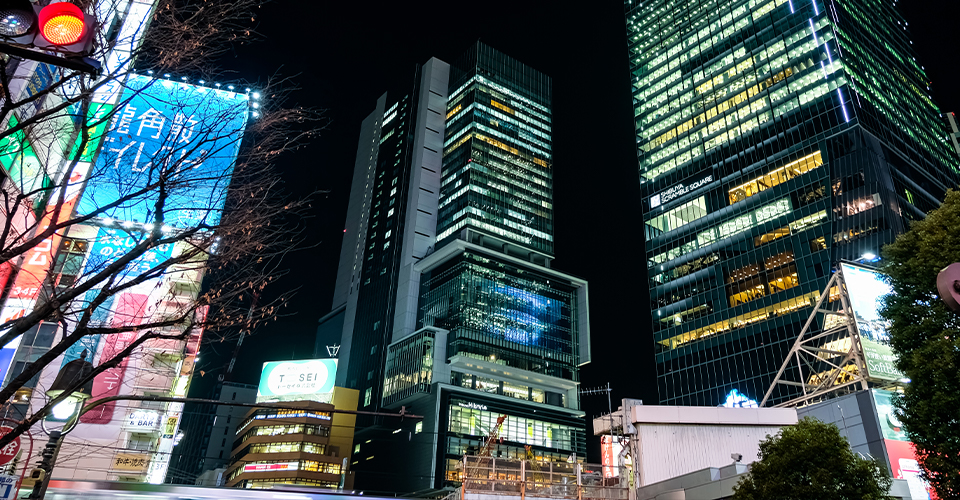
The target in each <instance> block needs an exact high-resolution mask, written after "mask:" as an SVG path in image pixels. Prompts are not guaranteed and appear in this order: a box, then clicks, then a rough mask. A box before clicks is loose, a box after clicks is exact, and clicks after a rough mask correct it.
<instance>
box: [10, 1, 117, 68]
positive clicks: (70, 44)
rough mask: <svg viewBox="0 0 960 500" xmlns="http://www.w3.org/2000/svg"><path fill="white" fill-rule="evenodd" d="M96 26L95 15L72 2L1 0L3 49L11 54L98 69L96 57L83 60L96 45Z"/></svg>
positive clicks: (62, 64)
mask: <svg viewBox="0 0 960 500" xmlns="http://www.w3.org/2000/svg"><path fill="white" fill-rule="evenodd" d="M94 28H95V26H94V19H92V18H90V17H88V16H86V15H84V13H83V11H82V10H80V7H78V6H76V5H74V4H73V3H71V2H55V3H49V4H47V5H34V4H32V3H30V1H29V0H0V52H6V53H8V54H10V55H14V56H18V57H24V58H27V59H34V60H38V61H42V62H46V63H49V64H54V65H58V66H63V67H67V68H71V69H79V70H81V71H86V72H91V73H95V72H97V71H98V70H99V64H97V63H96V61H91V60H81V59H82V58H85V57H86V56H88V55H90V53H91V51H92V49H93V38H94V36H95V34H96V30H95V29H94ZM31 48H38V49H42V50H44V51H53V52H57V53H59V54H62V55H63V57H57V56H54V55H50V54H46V53H43V52H40V51H36V50H30V49H31Z"/></svg>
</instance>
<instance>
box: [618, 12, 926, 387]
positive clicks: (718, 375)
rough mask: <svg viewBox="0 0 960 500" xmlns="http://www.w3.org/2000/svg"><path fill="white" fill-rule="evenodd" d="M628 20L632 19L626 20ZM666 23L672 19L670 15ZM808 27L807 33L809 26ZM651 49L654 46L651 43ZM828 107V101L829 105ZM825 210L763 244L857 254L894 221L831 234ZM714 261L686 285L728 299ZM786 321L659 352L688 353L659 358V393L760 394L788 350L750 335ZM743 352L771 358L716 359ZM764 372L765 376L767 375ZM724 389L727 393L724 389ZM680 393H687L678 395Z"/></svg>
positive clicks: (825, 262)
mask: <svg viewBox="0 0 960 500" xmlns="http://www.w3.org/2000/svg"><path fill="white" fill-rule="evenodd" d="M780 3H781V4H782V3H783V2H780ZM794 3H797V5H800V2H794ZM628 5H629V4H628ZM646 5H647V6H650V5H652V4H651V3H647V4H646ZM703 5H705V6H706V7H707V8H709V9H715V8H716V6H715V4H713V3H710V2H706V3H704V4H703ZM659 7H660V10H659V11H657V12H655V13H654V14H653V15H654V16H657V17H658V18H659V19H658V20H662V19H663V18H664V17H665V16H666V15H667V14H668V13H672V11H670V10H667V9H665V8H664V5H663V4H660V5H659ZM680 8H681V9H682V8H683V6H680ZM629 10H630V9H629V7H628V11H629ZM688 11H689V12H692V13H693V14H694V15H693V17H694V18H696V15H697V12H696V11H694V10H693V9H689V10H688ZM753 13H754V15H755V14H756V13H757V11H756V10H755V9H754V10H753ZM804 18H805V17H804ZM628 21H630V20H629V19H628ZM664 24H670V22H669V20H668V21H667V22H666V23H664ZM684 30H685V32H687V33H690V32H692V31H693V30H692V29H688V27H687V26H685V27H684ZM807 31H808V32H809V30H807ZM820 36H822V32H821V33H820ZM841 37H843V33H841ZM637 38H638V39H640V38H642V37H637ZM647 40H649V41H651V42H654V43H662V42H664V40H663V39H661V38H658V37H647ZM667 45H668V44H663V45H662V46H667ZM648 49H650V48H649V47H648ZM670 50H673V49H670ZM641 52H643V53H645V54H650V55H658V54H663V53H664V52H665V51H663V50H643V51H641ZM674 54H675V52H674V53H673V54H670V55H671V56H672V55H674ZM832 55H833V56H836V55H837V53H836V52H832ZM850 59H851V57H850V56H849V55H848V56H847V59H846V60H847V61H848V64H851V65H852V64H853V62H852V61H850ZM631 62H633V61H631ZM888 66H890V65H889V64H886V65H883V64H878V65H874V67H875V68H878V69H879V68H886V67H888ZM791 76H793V75H791ZM801 76H802V74H801ZM878 81H879V80H878ZM854 83H856V82H854ZM843 97H846V98H847V99H850V101H848V102H847V107H848V108H849V110H850V111H853V105H854V104H853V102H852V101H854V100H855V99H858V98H859V96H857V94H855V93H847V92H846V91H845V92H844V96H843ZM857 104H858V105H859V102H857ZM814 106H816V111H815V113H814V116H812V117H809V116H808V117H807V120H808V121H810V120H814V121H816V120H817V115H816V113H817V112H820V111H821V110H824V111H826V110H825V109H824V103H823V102H822V99H821V100H820V101H818V102H815V103H814ZM829 106H830V105H829V104H827V107H829ZM846 111H847V110H844V112H846ZM808 113H809V112H808ZM829 123H836V122H835V121H832V120H826V121H825V122H824V125H826V127H827V128H821V129H820V130H823V131H824V132H825V131H826V130H827V129H828V128H829V126H830V125H829ZM921 128H924V127H921ZM926 128H927V129H929V130H935V129H936V127H926ZM822 133H823V132H821V134H822ZM808 137H810V136H808ZM810 138H811V139H815V137H810ZM751 140H754V139H753V138H751ZM775 141H776V142H775V144H776V143H781V142H782V141H781V139H779V138H777V139H776V140H775ZM789 143H790V141H789V140H788V141H787V144H784V145H783V146H785V147H791V146H792V145H791V144H789ZM734 148H735V145H734V146H733V147H731V151H733V150H735V149H734ZM776 149H777V148H776V147H774V148H773V150H774V151H776ZM747 178H748V177H745V178H744V180H746V179H747ZM658 180H659V179H658ZM894 183H895V184H897V179H896V178H895V179H894ZM672 184H673V182H672V181H671V180H669V179H665V180H664V183H663V184H661V185H660V186H654V187H650V186H649V185H648V186H647V187H648V189H649V190H651V191H652V192H656V191H657V190H658V189H657V188H662V187H665V186H669V185H672ZM791 185H793V184H791ZM897 191H898V194H897V196H898V197H901V198H903V197H906V198H909V200H908V201H909V203H914V201H913V198H911V197H910V192H909V191H905V190H904V187H903V185H902V183H901V184H900V185H898V189H897ZM781 192H782V190H781ZM864 194H869V193H864ZM765 196H770V194H769V193H767V194H766V195H765ZM686 200H687V199H681V200H678V203H683V202H684V201H686ZM918 201H920V200H918ZM718 206H723V205H718ZM665 208H667V207H665ZM811 210H812V209H811ZM821 212H822V211H821ZM821 212H816V213H814V214H811V215H804V214H803V213H800V214H796V215H797V217H798V218H796V219H795V220H794V222H791V223H789V224H788V225H786V226H783V227H784V228H787V227H788V226H794V225H796V226H797V227H798V229H805V230H807V231H808V232H807V234H805V235H796V234H790V233H789V232H788V233H787V238H786V239H783V238H775V239H773V240H770V241H768V242H766V243H765V244H764V245H765V246H768V245H774V246H782V245H792V246H794V247H797V246H802V247H809V248H810V249H814V248H816V249H817V251H822V250H825V248H823V247H824V246H831V247H836V249H837V250H841V251H842V252H846V253H847V254H848V255H851V254H852V255H859V254H855V253H852V252H856V251H858V248H870V247H873V248H878V247H879V243H880V242H882V241H883V240H884V239H889V236H888V235H884V233H885V232H886V233H888V234H889V230H890V227H891V226H890V225H889V224H888V223H887V220H886V219H885V218H883V217H878V216H876V215H875V214H873V215H870V213H871V212H874V211H873V210H870V211H868V213H867V215H868V218H867V219H864V220H862V221H861V222H856V221H854V222H853V223H851V222H850V221H846V223H845V225H848V226H850V228H849V229H841V230H840V231H839V232H837V233H836V234H830V232H829V231H830V225H829V224H822V221H824V219H825V218H826V216H825V215H822V216H821V215H820V213H821ZM731 215H732V213H731ZM858 217H860V215H859V214H858V215H857V216H856V217H855V218H858ZM793 218H794V217H789V218H788V219H793ZM807 221H810V222H807ZM763 229H768V228H766V227H764V228H763ZM769 229H770V231H768V232H771V231H773V230H774V229H775V228H769ZM756 232H757V231H752V232H751V233H750V236H753V238H754V239H756V240H758V241H759V240H760V236H759V235H754V234H753V233H756ZM855 233H856V234H855ZM807 236H809V238H807ZM848 236H850V237H851V238H853V237H855V238H856V239H846V238H847V237H848ZM682 237H684V235H683V234H673V235H670V238H669V241H672V242H674V243H673V244H676V240H677V239H680V238H682ZM686 237H688V238H689V237H691V236H690V235H687V236H686ZM743 239H747V238H743ZM665 241H666V240H665ZM787 241H789V243H786V242H787ZM814 241H817V242H818V243H817V244H816V245H813V244H811V242H814ZM820 242H822V243H820ZM851 243H854V244H853V245H850V244H851ZM846 245H850V248H849V249H847V248H846ZM661 251H662V250H661ZM721 251H723V246H721ZM715 253H716V252H714V254H715ZM828 253H829V252H824V253H823V254H821V255H827V254H828ZM698 258H706V257H705V256H704V257H698ZM848 258H849V257H848ZM809 259H813V261H814V263H815V264H817V265H819V266H820V267H819V268H818V269H817V272H818V273H822V272H824V270H823V267H824V266H826V268H827V269H826V272H829V262H830V260H829V257H820V258H818V257H817V256H815V255H812V256H806V257H803V259H802V260H803V261H805V262H807V264H806V269H807V270H808V273H807V274H811V273H810V272H809V269H810V265H809ZM687 260H689V259H687ZM711 262H712V264H710V266H709V267H707V268H702V269H701V270H699V271H696V272H695V273H694V274H695V275H699V278H698V280H697V281H695V282H694V283H699V284H698V285H685V286H696V288H697V291H698V293H703V289H704V288H706V290H707V292H706V293H707V294H710V293H712V294H713V296H715V297H716V299H715V300H718V301H719V300H723V299H724V298H725V294H724V293H723V292H720V293H717V292H718V290H717V284H716V283H715V282H714V279H715V278H714V277H711V274H709V273H708V271H710V269H712V268H719V265H718V262H719V260H718V261H711ZM801 267H803V266H801ZM675 269H676V268H675ZM668 271H669V270H668ZM801 274H802V273H801ZM818 277H819V274H818ZM806 280H807V281H809V278H807V279H806ZM664 281H666V282H669V280H664ZM657 284H658V283H657V281H656V280H655V279H653V278H651V287H653V286H656V285H657ZM720 287H721V288H722V284H721V285H720ZM681 295H683V294H681ZM689 297H690V296H687V298H688V299H689ZM679 300H684V299H683V298H680V299H679ZM722 316H723V315H722V314H721V315H716V317H722ZM795 316H796V318H795V320H794V321H793V324H796V323H797V322H798V321H799V322H802V321H803V320H804V319H805V318H806V314H803V313H798V314H796V315H795ZM706 321H708V320H704V321H703V322H706ZM783 321H785V320H784V319H783V318H781V317H776V318H771V319H767V320H766V321H764V322H761V323H758V324H756V325H749V326H745V327H743V328H740V329H737V330H733V331H731V332H729V333H728V334H726V335H723V336H717V337H713V338H712V340H709V339H710V337H708V340H707V341H706V342H697V343H692V344H690V348H688V349H682V350H677V351H668V352H665V353H663V354H662V356H658V359H659V358H663V357H664V356H666V357H665V358H663V359H674V358H676V357H678V356H684V358H683V359H684V361H683V362H681V363H679V364H673V365H672V366H669V365H668V363H666V362H664V361H663V360H662V359H661V360H660V361H661V363H659V364H658V369H659V373H660V380H659V384H660V393H661V395H662V396H663V397H662V399H663V402H665V403H667V404H708V405H712V404H716V403H715V400H717V399H718V398H719V397H720V395H718V394H714V395H710V396H708V394H709V393H718V392H719V391H718V389H719V388H718V387H717V386H716V383H717V382H714V383H713V385H711V383H710V382H709V380H711V379H712V380H714V381H718V380H721V379H726V381H730V380H736V382H737V383H742V384H745V385H749V386H750V387H751V389H756V390H755V391H747V392H749V393H750V394H752V395H756V394H757V392H758V391H759V394H760V395H762V393H763V391H765V390H766V387H767V386H768V385H769V378H768V375H769V374H768V373H766V372H769V370H773V371H775V370H776V369H777V368H778V367H779V363H781V362H782V354H783V353H785V350H784V351H783V353H781V354H774V355H772V356H770V350H771V349H775V348H778V347H779V346H780V344H778V343H776V342H773V343H771V342H770V340H771V339H770V338H767V337H765V338H766V341H767V342H766V344H764V342H755V341H754V340H753V339H751V337H752V336H760V335H766V334H765V333H764V331H765V330H766V329H768V328H769V329H779V328H780V327H779V326H778V325H781V324H782V323H783ZM799 328H800V325H796V328H795V331H794V332H793V333H792V335H796V333H798V332H799ZM740 339H750V340H749V342H747V344H746V345H744V347H741V348H737V347H735V345H736V344H738V343H740V342H741V340H740ZM785 339H789V340H792V338H791V335H790V334H787V335H786V336H785ZM763 345H766V346H767V347H765V348H759V347H758V346H763ZM714 348H718V349H723V350H724V351H725V352H723V353H722V354H713V355H703V356H700V355H699V354H696V353H697V352H702V351H704V350H706V349H714ZM788 348H789V345H787V346H786V347H785V348H784V349H788ZM691 349H693V350H691ZM736 349H738V350H737V351H736V352H737V354H734V350H736ZM741 352H743V353H749V355H752V356H755V357H756V356H757V354H758V353H759V354H760V355H761V356H760V357H761V358H764V359H766V361H769V363H767V362H766V361H764V362H763V363H758V362H757V361H754V360H751V361H750V362H749V363H746V365H747V369H746V370H744V369H743V368H742V367H743V366H744V362H743V360H733V359H717V358H720V357H721V356H729V357H730V358H732V357H734V356H746V355H747V354H741ZM736 362H739V363H740V366H739V367H737V369H734V368H724V369H715V368H716V367H718V366H721V365H725V366H728V367H729V366H731V365H734V363H736ZM759 365H764V366H765V367H766V368H767V369H766V370H759V372H760V373H759V374H757V373H747V372H750V371H754V372H756V371H757V370H753V368H754V367H756V366H759ZM734 366H735V365H734ZM680 372H683V373H680ZM695 372H699V373H695ZM711 372H712V373H711ZM722 372H726V375H723V374H722ZM694 377H697V378H696V379H695V378H694ZM765 377H767V378H766V379H765ZM691 380H697V382H698V383H693V382H690V381H691ZM673 385H677V387H679V386H680V385H683V389H682V390H679V389H678V391H679V392H676V391H672V390H671V389H670V387H671V386H673ZM728 388H729V387H728ZM723 393H724V394H725V391H724V392H723ZM681 394H683V395H682V396H680V395H681ZM698 398H699V399H698Z"/></svg>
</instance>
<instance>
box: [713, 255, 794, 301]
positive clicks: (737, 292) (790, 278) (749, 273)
mask: <svg viewBox="0 0 960 500" xmlns="http://www.w3.org/2000/svg"><path fill="white" fill-rule="evenodd" d="M793 262H794V255H793V252H792V251H789V250H788V251H786V252H783V253H779V254H777V255H774V256H771V257H767V258H766V259H764V261H763V263H755V264H750V265H747V266H744V267H741V268H739V269H734V270H732V271H730V273H729V275H728V276H727V283H728V286H727V297H728V298H729V301H730V307H735V306H738V305H740V304H744V303H747V302H750V301H751V300H755V299H759V298H760V297H765V296H767V295H770V294H774V293H777V292H781V291H783V290H787V289H789V288H793V287H795V286H797V285H799V284H800V281H799V279H798V277H797V267H796V265H795V264H793Z"/></svg>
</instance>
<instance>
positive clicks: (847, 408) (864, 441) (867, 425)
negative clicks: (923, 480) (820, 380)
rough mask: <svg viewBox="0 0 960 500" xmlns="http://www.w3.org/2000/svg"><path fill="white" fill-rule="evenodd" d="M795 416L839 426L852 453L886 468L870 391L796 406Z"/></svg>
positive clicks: (884, 448)
mask: <svg viewBox="0 0 960 500" xmlns="http://www.w3.org/2000/svg"><path fill="white" fill-rule="evenodd" d="M797 416H798V417H800V418H803V417H813V418H816V419H817V420H820V421H821V422H826V423H828V424H834V425H836V426H837V428H838V429H840V435H841V436H843V437H845V438H847V441H849V442H850V448H851V449H852V450H853V452H854V453H862V454H863V455H865V456H868V457H872V458H876V459H879V460H880V461H882V462H883V463H885V464H887V468H888V469H889V468H890V463H889V460H888V459H887V450H886V446H885V445H884V444H883V432H882V431H881V430H880V420H879V417H878V416H877V409H876V407H875V406H874V402H873V394H872V393H871V392H870V391H860V392H856V393H853V394H847V395H846V396H841V397H839V398H836V399H831V400H828V401H824V402H822V403H819V404H815V405H812V406H807V407H804V408H797ZM891 473H892V471H891Z"/></svg>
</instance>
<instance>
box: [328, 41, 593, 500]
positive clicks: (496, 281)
mask: <svg viewBox="0 0 960 500" xmlns="http://www.w3.org/2000/svg"><path fill="white" fill-rule="evenodd" d="M401 95H402V96H403V97H400V96H401ZM551 105H552V102H551V82H550V79H549V77H547V76H545V75H543V74H541V73H539V72H537V71H535V70H533V69H532V68H529V67H527V66H525V65H523V64H521V63H519V62H517V61H515V60H513V59H511V58H509V57H507V56H505V55H503V54H501V53H499V52H497V51H495V50H493V49H491V48H490V47H487V46H485V45H483V44H480V43H478V44H476V45H475V46H474V47H472V48H471V49H470V50H469V51H468V52H467V53H466V54H465V55H464V56H463V57H461V58H460V59H458V60H457V61H456V62H454V63H453V64H449V65H448V64H447V63H444V62H442V61H439V60H437V59H431V60H430V61H428V62H427V63H426V64H424V65H423V66H420V67H418V69H417V72H416V79H415V86H414V89H413V92H411V93H409V94H398V95H397V96H392V95H390V94H385V95H384V96H382V97H381V98H380V100H379V101H378V103H377V109H376V110H375V111H374V112H373V113H372V114H371V115H370V116H369V117H368V118H367V119H366V120H365V121H364V123H363V127H362V130H361V135H360V145H359V147H358V152H357V163H356V167H355V171H354V180H353V185H352V188H351V197H350V206H349V207H348V211H347V225H346V226H345V227H346V231H345V237H344V243H343V247H342V249H341V260H340V270H339V272H338V278H337V285H336V286H337V288H336V292H335V300H334V310H333V312H332V313H331V314H329V315H327V316H325V317H324V318H323V319H322V320H321V325H320V329H319V333H320V334H321V335H322V336H323V337H324V338H327V337H328V336H329V333H330V331H332V330H335V329H336V328H337V327H339V326H340V325H342V338H341V347H340V352H339V358H340V362H341V369H340V374H341V375H340V377H341V381H340V383H338V385H345V386H347V387H352V388H356V389H358V390H359V391H360V394H361V398H360V399H361V401H360V409H361V410H365V411H384V412H396V410H399V409H400V408H401V407H406V409H407V411H411V412H413V413H414V414H418V415H423V416H424V419H423V420H422V421H419V422H415V423H413V422H401V421H399V420H397V419H395V418H390V417H378V418H368V419H366V420H364V419H360V420H359V421H358V427H357V434H356V440H355V448H354V456H353V464H352V466H353V469H354V470H355V471H356V473H357V476H356V481H357V483H356V484H357V487H358V488H361V489H368V490H395V491H405V492H409V491H424V490H436V489H442V488H445V487H449V486H451V485H453V484H454V483H455V482H456V481H457V480H458V475H457V474H458V469H457V467H458V461H459V460H460V458H461V457H462V456H463V455H464V454H471V453H478V452H480V450H481V448H482V446H483V442H484V440H485V439H486V437H487V436H488V435H490V434H491V433H492V432H496V433H498V434H499V436H500V438H501V440H500V441H499V442H498V445H497V446H496V448H495V449H493V450H492V454H493V455H494V456H505V457H506V456H510V457H526V456H527V454H528V453H531V454H534V455H535V456H538V457H542V458H543V459H545V460H548V461H566V460H568V459H569V458H570V456H571V455H574V456H579V457H581V458H582V457H583V456H584V454H585V448H586V442H585V439H586V436H585V423H584V420H583V412H582V411H580V409H579V396H578V392H577V386H578V381H579V367H580V366H581V365H583V364H585V363H587V362H589V361H590V354H589V322H588V313H587V284H586V282H585V281H583V280H581V279H578V278H575V277H572V276H568V275H565V274H563V273H560V272H557V271H554V270H552V269H551V268H550V262H551V260H552V258H553V227H552V223H553V209H552V203H553V199H552V198H553V196H552V168H553V164H552V147H551V135H552V134H551V128H552V124H551ZM326 342H327V341H326V340H324V343H326ZM501 417H502V418H501ZM498 421H499V422H500V423H499V424H498ZM526 447H529V450H528V449H527V448H526Z"/></svg>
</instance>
